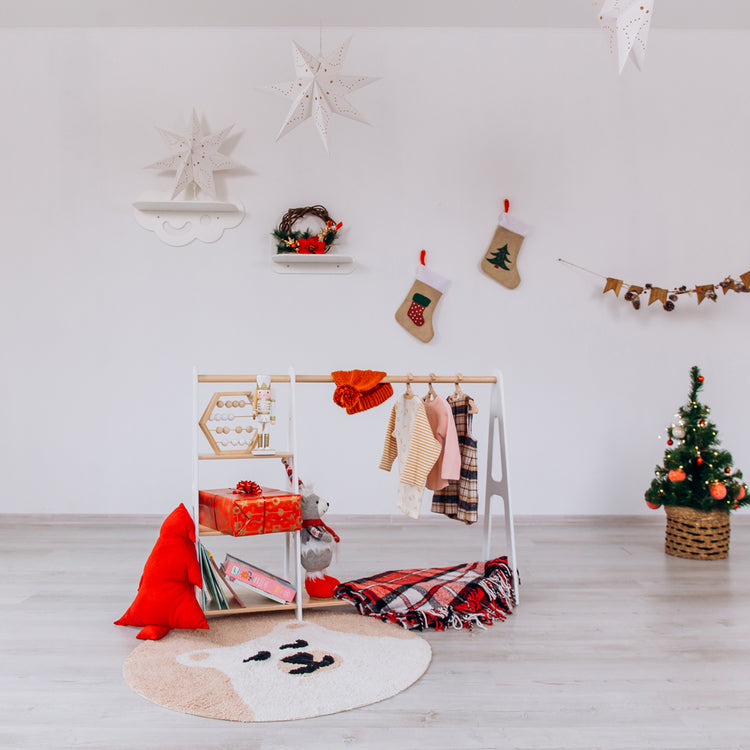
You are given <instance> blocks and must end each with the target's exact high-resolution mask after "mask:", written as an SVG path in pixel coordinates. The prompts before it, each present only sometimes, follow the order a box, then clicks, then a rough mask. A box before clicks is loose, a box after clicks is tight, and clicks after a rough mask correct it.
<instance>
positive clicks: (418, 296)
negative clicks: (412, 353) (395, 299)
mask: <svg viewBox="0 0 750 750" xmlns="http://www.w3.org/2000/svg"><path fill="white" fill-rule="evenodd" d="M448 283H449V282H448V279H446V278H445V277H443V276H440V275H439V274H437V273H435V272H434V271H429V270H428V269H427V268H425V266H418V267H417V278H416V279H415V281H414V284H412V287H411V289H410V290H409V294H407V295H406V299H405V300H404V301H403V302H402V303H401V307H399V308H398V310H396V320H397V321H398V323H399V324H400V325H402V326H403V327H404V328H405V329H406V330H407V331H409V333H410V334H411V335H412V336H415V337H416V338H418V339H419V340H420V341H424V342H425V343H427V342H428V341H430V340H431V339H432V337H433V336H434V335H435V330H434V329H433V327H432V317H433V315H434V314H435V307H436V305H437V303H438V300H439V299H440V298H441V297H442V296H443V292H444V291H445V290H446V289H447V288H448Z"/></svg>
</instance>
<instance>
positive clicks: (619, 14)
mask: <svg viewBox="0 0 750 750" xmlns="http://www.w3.org/2000/svg"><path fill="white" fill-rule="evenodd" d="M653 10H654V0H605V1H604V5H602V8H601V10H600V11H599V23H600V24H601V27H602V28H603V29H604V30H605V31H606V32H608V34H609V46H610V50H611V51H612V52H614V48H615V47H617V59H618V64H619V68H620V73H622V69H623V68H624V67H625V63H626V62H627V61H628V58H631V59H632V61H633V63H634V64H635V66H636V67H637V68H638V70H643V62H644V59H645V57H646V42H647V41H648V31H649V28H650V26H651V16H653Z"/></svg>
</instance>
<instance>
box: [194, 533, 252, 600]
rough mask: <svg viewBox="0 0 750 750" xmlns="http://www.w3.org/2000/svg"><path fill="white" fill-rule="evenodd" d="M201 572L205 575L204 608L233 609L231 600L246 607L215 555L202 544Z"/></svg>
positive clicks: (202, 592) (202, 593)
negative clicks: (217, 562) (225, 575)
mask: <svg viewBox="0 0 750 750" xmlns="http://www.w3.org/2000/svg"><path fill="white" fill-rule="evenodd" d="M200 560H201V574H202V576H203V589H202V590H201V596H202V599H203V609H204V610H208V609H231V608H232V605H231V604H230V602H234V604H235V605H236V606H237V607H244V606H245V605H244V604H243V603H242V600H241V599H240V598H239V596H237V594H236V593H235V591H234V589H233V588H232V587H231V586H230V584H229V582H228V581H227V580H226V578H225V577H224V573H223V572H222V570H221V568H220V567H219V566H218V565H217V564H216V561H215V560H214V556H213V555H212V554H211V553H210V552H209V551H208V550H207V549H206V548H205V547H204V546H203V545H202V544H201V545H200Z"/></svg>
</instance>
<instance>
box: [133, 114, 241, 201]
mask: <svg viewBox="0 0 750 750" xmlns="http://www.w3.org/2000/svg"><path fill="white" fill-rule="evenodd" d="M232 127H233V126H232V125H230V126H229V127H228V128H224V129H223V130H220V131H219V132H218V133H210V134H208V135H203V132H202V129H201V124H200V122H199V120H198V115H196V114H195V110H193V119H192V127H191V131H190V134H189V135H180V134H179V133H173V132H171V131H169V130H162V129H161V128H157V130H158V131H159V133H161V135H162V137H163V138H164V140H165V141H166V143H167V146H168V147H169V150H170V151H171V152H172V155H171V156H168V157H166V158H165V159H160V160H159V161H155V162H154V163H153V164H149V165H148V166H147V167H146V169H176V170H177V176H176V180H175V186H174V190H173V191H172V200H174V198H175V197H176V196H177V195H178V194H179V193H181V192H182V191H183V190H185V189H186V188H188V187H189V186H190V185H195V186H196V187H198V188H200V189H201V190H203V191H204V192H206V193H208V195H210V196H211V197H212V198H215V197H216V186H215V184H214V172H216V171H218V170H220V169H231V168H232V167H235V166H237V165H236V164H234V163H233V162H232V161H231V159H229V157H227V156H225V155H224V154H222V153H219V146H221V144H222V141H223V140H224V139H225V138H226V137H227V135H228V134H229V131H230V130H231V129H232Z"/></svg>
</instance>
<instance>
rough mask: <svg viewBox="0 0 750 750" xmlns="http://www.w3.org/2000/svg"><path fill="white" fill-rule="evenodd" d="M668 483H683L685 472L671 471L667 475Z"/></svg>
mask: <svg viewBox="0 0 750 750" xmlns="http://www.w3.org/2000/svg"><path fill="white" fill-rule="evenodd" d="M667 476H668V477H669V481H670V482H684V481H685V472H684V471H683V470H682V469H672V471H670V472H669V474H668V475H667Z"/></svg>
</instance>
